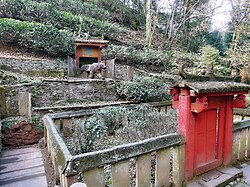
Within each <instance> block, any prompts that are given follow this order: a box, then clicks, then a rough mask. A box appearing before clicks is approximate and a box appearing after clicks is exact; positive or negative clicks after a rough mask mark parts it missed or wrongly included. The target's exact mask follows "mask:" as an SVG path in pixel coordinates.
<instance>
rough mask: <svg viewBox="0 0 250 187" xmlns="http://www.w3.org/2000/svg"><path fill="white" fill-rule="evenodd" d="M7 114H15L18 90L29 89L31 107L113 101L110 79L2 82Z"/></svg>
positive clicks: (114, 98)
mask: <svg viewBox="0 0 250 187" xmlns="http://www.w3.org/2000/svg"><path fill="white" fill-rule="evenodd" d="M4 89H5V96H6V108H7V116H16V115H18V94H19V93H20V92H30V93H31V105H32V107H50V106H65V105H74V104H86V103H91V102H100V101H117V100H118V96H117V94H116V91H115V85H114V82H113V81H112V80H93V79H87V80H79V81H68V80H65V79H64V80H43V81H41V82H34V83H29V84H20V85H14V86H5V87H4Z"/></svg>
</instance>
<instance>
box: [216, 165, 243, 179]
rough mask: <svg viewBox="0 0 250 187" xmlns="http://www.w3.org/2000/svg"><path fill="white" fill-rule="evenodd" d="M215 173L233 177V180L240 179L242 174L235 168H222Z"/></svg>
mask: <svg viewBox="0 0 250 187" xmlns="http://www.w3.org/2000/svg"><path fill="white" fill-rule="evenodd" d="M217 171H219V172H221V173H224V174H228V175H231V176H234V177H235V178H237V177H241V176H242V175H243V172H242V171H241V170H240V169H238V168H235V167H230V168H228V167H227V168H225V167H222V168H218V169H217Z"/></svg>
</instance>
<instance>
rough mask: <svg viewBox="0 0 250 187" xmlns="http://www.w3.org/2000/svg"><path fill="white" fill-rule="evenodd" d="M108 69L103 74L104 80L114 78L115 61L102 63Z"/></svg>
mask: <svg viewBox="0 0 250 187" xmlns="http://www.w3.org/2000/svg"><path fill="white" fill-rule="evenodd" d="M103 63H104V64H106V66H107V67H108V68H107V70H106V73H105V77H106V78H112V79H113V78H115V60H114V59H112V60H106V61H104V62H103Z"/></svg>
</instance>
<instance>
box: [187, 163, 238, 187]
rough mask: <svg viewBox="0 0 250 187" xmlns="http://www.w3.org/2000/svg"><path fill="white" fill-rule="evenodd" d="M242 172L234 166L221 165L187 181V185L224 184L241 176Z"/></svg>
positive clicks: (212, 186) (214, 186) (205, 186)
mask: <svg viewBox="0 0 250 187" xmlns="http://www.w3.org/2000/svg"><path fill="white" fill-rule="evenodd" d="M242 174H243V172H242V171H241V170H240V169H237V168H235V167H227V168H225V167H222V168H217V169H215V170H212V171H210V172H207V173H205V174H203V175H201V176H199V177H198V178H196V179H194V180H193V181H190V182H188V183H187V186H188V187H193V186H197V187H199V185H200V186H204V187H216V186H221V187H222V186H226V185H227V184H229V183H230V182H232V181H234V180H235V179H236V178H238V177H242Z"/></svg>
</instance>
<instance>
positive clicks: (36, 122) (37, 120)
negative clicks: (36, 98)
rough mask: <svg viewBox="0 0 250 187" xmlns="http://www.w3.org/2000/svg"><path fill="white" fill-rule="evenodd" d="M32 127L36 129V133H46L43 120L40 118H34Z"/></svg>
mask: <svg viewBox="0 0 250 187" xmlns="http://www.w3.org/2000/svg"><path fill="white" fill-rule="evenodd" d="M31 125H32V126H33V128H34V129H35V131H36V132H43V131H44V126H43V123H42V122H41V120H40V118H39V117H38V116H32V118H31Z"/></svg>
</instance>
